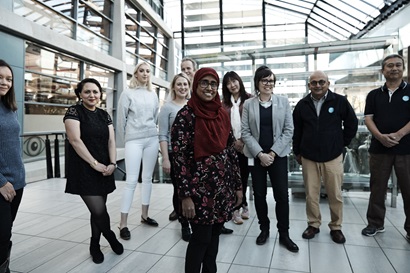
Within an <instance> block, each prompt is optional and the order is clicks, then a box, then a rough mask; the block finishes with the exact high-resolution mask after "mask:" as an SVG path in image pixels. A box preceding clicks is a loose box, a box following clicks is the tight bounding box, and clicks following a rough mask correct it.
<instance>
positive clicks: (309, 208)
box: [302, 154, 343, 230]
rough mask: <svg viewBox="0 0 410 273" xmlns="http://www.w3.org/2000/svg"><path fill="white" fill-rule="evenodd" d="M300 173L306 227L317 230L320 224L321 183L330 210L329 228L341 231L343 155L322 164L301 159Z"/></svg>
mask: <svg viewBox="0 0 410 273" xmlns="http://www.w3.org/2000/svg"><path fill="white" fill-rule="evenodd" d="M302 173H303V180H304V184H305V192H306V215H307V219H308V225H309V226H312V227H315V228H319V227H320V225H321V224H322V216H321V213H320V207H319V200H320V188H321V185H322V183H321V182H322V181H323V185H324V186H325V190H326V193H327V197H328V202H329V208H330V218H331V221H330V222H329V228H330V229H331V230H341V228H342V220H343V198H342V183H343V155H342V154H341V155H339V156H338V157H337V158H335V159H333V160H331V161H328V162H322V163H319V162H314V161H311V160H309V159H307V158H304V157H302Z"/></svg>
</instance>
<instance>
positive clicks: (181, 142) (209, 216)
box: [171, 105, 242, 225]
mask: <svg viewBox="0 0 410 273" xmlns="http://www.w3.org/2000/svg"><path fill="white" fill-rule="evenodd" d="M195 137H201V136H200V135H197V136H196V135H195V115H194V113H193V110H192V108H190V107H189V106H187V105H186V106H184V107H183V108H182V109H181V110H180V111H179V112H178V115H177V117H176V118H175V121H174V124H173V126H172V130H171V144H172V151H173V154H174V158H173V162H172V164H173V168H174V173H175V180H176V181H177V183H178V195H179V197H180V198H181V199H183V198H185V197H191V198H192V201H193V202H194V204H195V213H196V216H195V217H194V218H193V219H191V221H192V222H193V223H195V224H202V225H212V224H214V223H223V222H227V221H229V220H230V219H231V218H232V210H233V207H234V205H235V202H236V200H235V199H236V191H239V190H242V185H241V177H240V171H239V165H238V158H237V155H236V152H235V150H234V148H233V143H234V141H235V138H234V136H233V134H232V131H231V133H230V135H229V138H228V143H227V145H226V148H225V149H224V150H223V151H221V152H220V153H219V154H216V155H211V156H207V157H203V158H201V159H200V161H195V159H194V140H195Z"/></svg>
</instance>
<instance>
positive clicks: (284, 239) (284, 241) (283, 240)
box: [279, 235, 299, 252]
mask: <svg viewBox="0 0 410 273" xmlns="http://www.w3.org/2000/svg"><path fill="white" fill-rule="evenodd" d="M279 243H280V244H281V245H283V246H285V247H286V248H287V249H288V250H289V251H291V252H298V251H299V247H298V246H297V245H296V244H295V243H294V242H293V241H292V240H291V239H290V238H289V236H288V235H286V236H279Z"/></svg>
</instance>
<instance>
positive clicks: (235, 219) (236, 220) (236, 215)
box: [232, 210, 243, 225]
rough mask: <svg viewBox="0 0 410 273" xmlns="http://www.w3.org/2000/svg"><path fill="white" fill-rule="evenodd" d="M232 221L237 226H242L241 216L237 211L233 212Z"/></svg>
mask: <svg viewBox="0 0 410 273" xmlns="http://www.w3.org/2000/svg"><path fill="white" fill-rule="evenodd" d="M232 221H233V222H234V223H235V224H237V225H242V224H243V220H242V218H241V215H240V214H239V210H235V211H234V212H233V217H232Z"/></svg>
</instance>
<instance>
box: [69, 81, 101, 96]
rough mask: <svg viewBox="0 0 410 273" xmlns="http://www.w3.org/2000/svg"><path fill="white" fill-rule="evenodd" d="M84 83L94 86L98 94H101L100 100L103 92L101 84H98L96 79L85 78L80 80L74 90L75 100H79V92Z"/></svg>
mask: <svg viewBox="0 0 410 273" xmlns="http://www.w3.org/2000/svg"><path fill="white" fill-rule="evenodd" d="M86 83H94V84H95V85H96V86H97V87H98V89H99V90H100V93H101V95H100V99H102V91H103V90H102V87H101V84H100V83H99V82H98V81H97V80H96V79H93V78H85V79H84V80H82V81H81V82H80V83H79V84H78V85H77V88H76V89H75V90H74V92H75V94H76V96H77V98H79V99H80V93H81V91H82V90H83V88H84V85H85V84H86Z"/></svg>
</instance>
